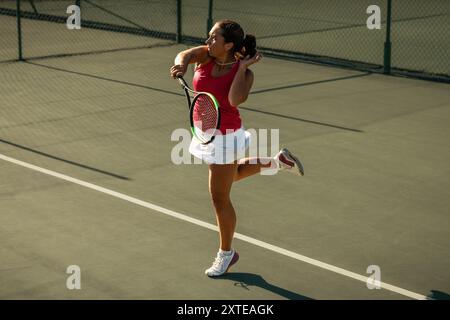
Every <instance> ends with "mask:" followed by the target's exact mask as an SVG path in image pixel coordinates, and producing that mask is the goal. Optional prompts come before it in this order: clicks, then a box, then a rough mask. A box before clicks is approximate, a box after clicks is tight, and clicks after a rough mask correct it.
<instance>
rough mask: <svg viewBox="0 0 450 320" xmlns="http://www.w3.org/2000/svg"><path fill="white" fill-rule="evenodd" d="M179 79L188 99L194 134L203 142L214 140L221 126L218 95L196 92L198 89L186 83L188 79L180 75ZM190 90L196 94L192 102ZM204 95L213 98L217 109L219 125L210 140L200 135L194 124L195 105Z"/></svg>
mask: <svg viewBox="0 0 450 320" xmlns="http://www.w3.org/2000/svg"><path fill="white" fill-rule="evenodd" d="M177 79H178V81H179V82H180V84H181V86H182V87H183V89H184V93H185V95H186V98H187V101H188V107H189V121H190V125H191V132H192V135H194V136H195V137H196V138H197V139H198V140H199V141H200V142H201V144H205V145H206V144H208V143H210V142H212V141H214V138H215V137H216V135H215V134H216V132H217V130H219V126H220V105H219V102H218V101H217V99H216V97H214V95H212V94H211V93H209V92H196V91H194V90H192V89H191V88H190V87H189V85H188V84H187V83H186V81H185V80H184V79H183V77H181V76H179V77H177ZM189 92H190V93H192V94H193V95H194V98H193V99H192V102H191V96H190V95H189ZM202 95H206V96H208V97H209V98H211V100H212V101H213V103H214V106H215V108H216V111H217V125H216V128H215V129H214V132H213V135H212V136H211V138H210V139H209V140H208V141H205V139H204V138H202V137H200V136H199V135H197V133H196V129H195V125H194V106H195V103H196V101H197V99H198V98H199V97H201V96H202Z"/></svg>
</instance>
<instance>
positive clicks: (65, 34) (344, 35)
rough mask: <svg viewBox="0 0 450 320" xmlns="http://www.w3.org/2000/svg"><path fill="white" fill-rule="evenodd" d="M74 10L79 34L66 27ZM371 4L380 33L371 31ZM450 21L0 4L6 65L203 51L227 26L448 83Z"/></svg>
mask: <svg viewBox="0 0 450 320" xmlns="http://www.w3.org/2000/svg"><path fill="white" fill-rule="evenodd" d="M19 2H20V7H21V15H20V17H21V19H18V15H17V7H18V3H19ZM73 4H76V5H78V6H79V7H80V9H81V11H80V12H81V25H82V29H81V30H68V29H67V27H66V25H65V24H66V21H67V18H68V16H69V15H70V14H69V13H67V12H66V10H67V8H68V6H70V5H73ZM373 5H375V6H377V7H378V8H379V12H380V28H375V29H369V28H368V25H367V21H368V19H371V16H372V15H373V11H370V10H369V11H368V8H369V7H370V6H373ZM388 9H391V15H388V12H389V10H388ZM449 16H450V1H448V0H429V1H420V0H345V1H333V0H302V1H293V0H279V1H276V2H274V1H272V0H258V1H256V0H253V1H242V0H227V1H223V0H222V1H219V0H166V1H162V0H160V1H158V0H150V1H145V0H72V1H67V0H66V1H65V0H53V1H51V0H28V1H26V0H20V1H19V0H0V21H1V24H0V25H1V32H0V35H1V40H0V43H1V47H0V61H5V60H14V59H18V58H23V59H30V58H35V57H41V56H54V55H63V54H77V53H83V52H97V51H105V50H116V49H123V48H134V47H136V48H140V47H149V46H154V45H160V44H171V43H175V42H176V41H178V42H184V43H195V44H199V43H203V41H204V40H205V38H206V34H207V32H208V30H209V29H210V28H211V27H212V24H213V21H217V20H220V19H225V18H227V19H232V20H236V21H238V22H239V23H240V24H241V25H242V27H243V28H244V30H245V31H246V32H248V33H252V34H254V35H256V37H257V43H258V48H259V50H261V51H263V52H265V53H266V54H271V55H275V56H280V57H287V58H295V59H300V60H309V61H315V62H319V63H327V64H335V65H343V66H350V67H354V68H358V69H365V70H372V71H376V72H385V73H391V72H392V73H404V74H409V75H413V76H417V77H421V78H429V79H434V80H442V81H449V79H450V41H449V39H450V19H449ZM19 20H20V21H19ZM19 27H20V32H19ZM389 29H390V30H391V32H387V31H388V30H389Z"/></svg>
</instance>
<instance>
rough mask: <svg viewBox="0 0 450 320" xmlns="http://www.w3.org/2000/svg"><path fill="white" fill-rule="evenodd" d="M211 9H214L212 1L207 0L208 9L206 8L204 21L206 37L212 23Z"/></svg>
mask: <svg viewBox="0 0 450 320" xmlns="http://www.w3.org/2000/svg"><path fill="white" fill-rule="evenodd" d="M213 7H214V1H213V0H209V7H208V21H206V35H208V34H209V30H211V28H212V23H213Z"/></svg>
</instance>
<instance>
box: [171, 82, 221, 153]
mask: <svg viewBox="0 0 450 320" xmlns="http://www.w3.org/2000/svg"><path fill="white" fill-rule="evenodd" d="M177 79H178V81H179V82H180V84H181V86H182V87H183V89H184V93H185V94H186V98H187V102H188V107H189V119H190V123H191V131H192V134H193V135H194V136H195V137H196V138H197V139H198V140H199V141H200V142H201V143H202V144H208V143H210V142H212V141H213V140H214V137H215V134H216V132H217V130H218V129H219V125H220V110H219V103H218V102H217V99H216V98H215V97H214V96H213V95H212V94H210V93H208V92H195V91H194V90H192V89H191V88H190V87H189V86H188V84H187V83H186V81H185V80H184V79H183V77H181V76H178V77H177ZM190 94H192V95H193V96H194V97H193V99H192V102H191V96H190Z"/></svg>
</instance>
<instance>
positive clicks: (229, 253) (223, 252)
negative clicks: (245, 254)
mask: <svg viewBox="0 0 450 320" xmlns="http://www.w3.org/2000/svg"><path fill="white" fill-rule="evenodd" d="M219 252H220V253H221V254H223V255H225V256H230V255H231V254H232V253H233V250H230V251H224V250H222V249H219Z"/></svg>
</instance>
